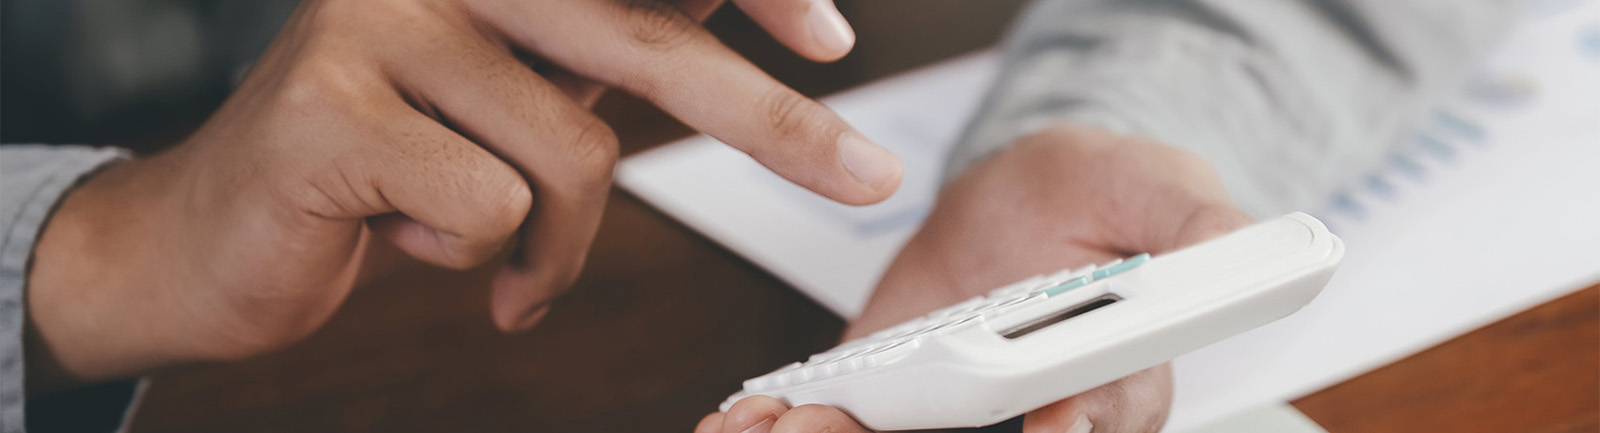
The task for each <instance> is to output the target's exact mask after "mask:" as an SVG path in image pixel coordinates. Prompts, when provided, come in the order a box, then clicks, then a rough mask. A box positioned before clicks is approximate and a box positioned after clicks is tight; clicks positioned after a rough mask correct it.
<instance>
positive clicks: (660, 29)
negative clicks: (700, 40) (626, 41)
mask: <svg viewBox="0 0 1600 433" xmlns="http://www.w3.org/2000/svg"><path fill="white" fill-rule="evenodd" d="M622 10H623V11H624V13H625V14H627V15H628V22H630V23H631V25H630V26H629V29H628V30H629V32H630V34H629V37H630V38H631V39H632V40H633V41H634V42H636V43H638V44H639V45H642V46H645V47H650V48H654V49H660V50H670V49H672V48H677V47H679V46H682V45H684V44H686V43H688V42H689V41H691V40H693V39H694V38H695V36H696V35H697V34H699V32H698V30H699V27H700V24H699V23H697V22H695V20H694V19H693V18H691V17H689V16H688V15H687V14H684V13H683V10H682V9H679V8H678V7H677V6H676V5H674V4H672V3H669V2H665V1H660V0H627V1H624V2H622Z"/></svg>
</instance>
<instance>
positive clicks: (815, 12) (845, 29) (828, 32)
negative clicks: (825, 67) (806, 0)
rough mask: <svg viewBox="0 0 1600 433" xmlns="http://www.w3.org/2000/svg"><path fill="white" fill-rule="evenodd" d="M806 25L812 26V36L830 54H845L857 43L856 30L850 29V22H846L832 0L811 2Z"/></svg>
mask: <svg viewBox="0 0 1600 433" xmlns="http://www.w3.org/2000/svg"><path fill="white" fill-rule="evenodd" d="M806 26H807V27H810V28H811V37H812V38H815V39H816V40H817V45H819V46H821V47H822V49H824V50H827V51H828V53H830V54H835V55H840V56H843V55H844V53H847V52H850V47H851V46H854V45H855V44H856V32H855V31H854V30H850V23H848V22H845V20H844V15H840V14H839V8H837V7H834V6H833V2H832V1H830V0H817V1H815V2H812V3H811V11H810V12H807V13H806Z"/></svg>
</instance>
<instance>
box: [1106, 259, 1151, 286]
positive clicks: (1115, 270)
mask: <svg viewBox="0 0 1600 433" xmlns="http://www.w3.org/2000/svg"><path fill="white" fill-rule="evenodd" d="M1147 261H1150V254H1140V255H1137V256H1133V257H1129V258H1128V260H1125V261H1119V262H1117V263H1115V264H1108V266H1105V267H1102V268H1100V269H1098V270H1096V271H1094V275H1093V277H1094V279H1096V280H1098V279H1101V278H1106V277H1109V276H1112V275H1116V274H1120V273H1123V272H1126V271H1127V270H1129V269H1133V268H1137V267H1139V265H1142V264H1144V262H1147Z"/></svg>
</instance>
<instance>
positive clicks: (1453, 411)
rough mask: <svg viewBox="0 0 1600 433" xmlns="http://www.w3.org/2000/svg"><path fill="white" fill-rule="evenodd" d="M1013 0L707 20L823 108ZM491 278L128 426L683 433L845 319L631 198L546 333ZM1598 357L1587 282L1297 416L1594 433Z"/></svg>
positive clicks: (657, 121)
mask: <svg viewBox="0 0 1600 433" xmlns="http://www.w3.org/2000/svg"><path fill="white" fill-rule="evenodd" d="M912 1H915V2H917V3H916V4H917V5H920V6H919V7H916V8H911V9H906V8H904V7H903V6H904V5H906V4H909V3H910V2H912ZM980 3H981V4H980ZM1016 3H1017V2H1016V1H1006V2H998V1H997V2H987V1H986V2H967V3H966V4H970V5H976V6H977V7H973V6H962V3H960V2H959V1H953V0H880V1H874V2H851V1H841V6H842V8H843V9H844V10H845V11H846V13H847V14H848V15H850V16H851V18H852V21H854V22H856V23H857V26H858V28H859V29H860V31H859V33H860V37H861V43H860V45H859V46H858V50H857V52H856V54H853V55H852V56H851V57H849V58H847V59H846V60H844V61H842V62H840V63H837V64H833V65H811V64H807V63H805V62H803V61H800V60H799V59H797V58H795V57H794V56H792V55H788V54H785V53H783V52H782V51H781V50H780V49H778V48H777V47H776V46H775V45H774V44H773V43H772V42H771V40H770V39H767V38H765V37H764V36H760V35H759V33H758V32H757V31H756V29H755V28H754V27H753V26H752V25H750V24H749V22H748V21H747V20H745V19H744V18H743V17H742V16H740V15H739V14H737V13H734V12H730V11H724V12H719V14H718V15H717V17H716V18H714V19H713V21H712V24H711V26H712V27H713V28H714V29H716V30H717V32H718V33H719V34H720V35H722V36H723V37H724V39H726V40H728V41H729V42H730V45H733V46H734V47H735V48H736V49H738V50H740V51H741V52H744V53H746V54H747V55H750V56H751V57H752V59H753V60H754V61H756V62H757V64H760V65H762V66H763V67H765V68H767V69H768V70H769V71H771V72H772V73H774V75H776V76H778V77H779V78H780V79H783V80H785V81H786V82H789V83H792V84H793V85H795V86H796V87H797V88H799V89H801V90H802V91H804V92H807V93H808V94H813V95H815V94H824V93H828V92H832V91H836V90H839V89H842V88H845V87H848V86H851V85H855V84H859V83H861V82H864V81H867V80H870V79H872V78H876V77H879V76H882V75H884V74H888V73H892V72H895V71H900V70H904V69H907V68H909V67H911V66H914V65H919V64H924V63H928V62H930V61H933V60H936V59H939V58H944V57H949V56H951V55H954V54H957V53H960V52H963V51H967V50H970V49H972V48H976V47H981V46H985V45H988V44H990V43H992V42H993V41H994V38H995V36H994V35H995V34H997V30H998V29H999V28H1000V26H1001V25H1002V24H1003V22H1004V20H1005V18H1004V17H1005V16H1008V15H1009V14H1010V11H1011V10H1013V9H1014V7H1015V5H1016ZM997 4H1004V5H1005V7H996V5H997ZM930 5H933V6H930ZM906 11H909V12H906ZM974 17H978V18H981V19H974ZM956 24H959V25H956ZM952 28H955V29H960V30H959V31H951V29H952ZM598 111H600V112H601V113H602V114H604V115H605V117H606V118H607V119H609V120H611V121H612V122H613V123H614V125H615V126H616V128H617V130H618V134H619V136H620V137H622V139H623V141H624V146H625V151H626V152H634V151H638V150H640V149H643V148H646V147H649V146H652V145H655V144H658V143H661V142H664V141H666V140H668V139H671V138H675V137H680V136H683V135H685V134H687V133H688V130H686V129H684V128H683V127H682V126H681V125H679V124H677V123H676V122H674V121H673V120H671V119H670V118H668V117H666V116H664V115H662V114H661V113H659V112H657V111H655V110H653V109H651V108H650V107H648V106H646V105H644V104H642V103H640V102H638V101H636V100H632V99H629V98H624V97H608V99H607V100H606V101H605V102H604V103H603V104H602V106H601V107H600V108H599V109H598ZM488 275H489V274H488V272H486V271H485V270H477V271H471V272H462V273H456V272H447V271H441V270H432V269H415V270H411V271H406V272H403V273H401V274H398V275H394V276H392V277H390V278H387V279H385V280H382V281H379V282H376V283H374V284H372V285H370V286H368V287H364V288H361V289H359V290H358V291H357V292H356V293H355V294H354V295H353V296H352V297H351V299H350V301H349V303H348V304H347V305H346V306H345V308H344V309H343V310H342V311H341V312H340V313H339V314H338V315H337V316H336V317H335V318H334V319H333V320H332V322H331V323H329V324H328V325H327V327H326V328H324V329H323V330H322V331H321V332H319V333H317V334H316V335H314V336H312V337H311V338H310V339H308V340H306V341H305V342H303V343H302V344H299V345H296V346H294V347H292V348H290V349H288V350H284V351H282V352H279V353H275V354H271V355H268V356H263V357H261V358H259V359H255V360H251V361H249V362H243V363H238V364H232V365H219V366H210V367H202V368H196V369H192V370H187V371H183V372H178V373H172V374H165V375H161V376H158V377H156V378H155V382H154V385H153V386H152V387H151V389H150V391H149V394H148V395H147V397H146V400H145V402H144V405H143V407H142V408H141V409H140V411H139V413H138V415H137V417H136V418H135V422H134V425H133V427H134V430H135V431H141V432H158V431H159V432H169V431H230V432H252V431H352V432H360V431H372V432H380V431H381V432H405V431H419V432H421V431H430V432H431V431H472V432H500V431H538V432H643V431H652V432H654V431H662V432H671V431H679V432H687V431H690V430H691V429H692V428H693V426H694V423H695V421H696V420H697V419H698V418H699V417H700V416H701V415H703V414H704V413H706V411H708V410H711V409H713V408H714V407H715V406H716V404H717V403H718V402H720V401H721V400H722V398H723V397H725V396H726V395H727V394H728V392H729V391H732V390H734V389H735V388H736V387H737V386H738V384H739V382H740V381H741V380H743V379H744V378H746V377H749V376H752V375H755V374H759V373H763V372H766V371H768V370H770V369H771V368H774V367H775V366H778V365H781V364H783V363H787V362H789V361H792V360H794V359H799V358H801V357H803V356H805V355H808V354H810V353H813V352H815V351H818V350H820V349H824V348H827V347H829V346H831V344H832V343H833V341H834V338H835V336H836V335H837V334H838V333H839V332H840V330H841V329H842V328H843V326H844V324H843V323H841V322H840V321H839V320H838V319H837V318H835V317H833V316H832V315H830V314H829V313H828V312H827V311H825V310H823V309H822V308H821V307H819V306H817V305H816V304H814V303H812V302H810V301H808V300H807V299H805V298H803V297H802V296H801V295H799V294H798V293H797V292H795V291H794V290H792V289H790V288H789V287H787V286H785V285H784V284H782V283H780V282H779V281H777V280H776V279H775V278H773V277H772V276H771V275H768V274H767V273H765V272H763V271H761V270H759V269H757V268H755V267H754V266H753V265H751V264H750V263H748V262H746V261H744V260H743V259H741V258H739V257H737V256H736V255H734V254H732V253H730V252H728V251H726V250H724V249H722V248H720V247H718V246H717V245H715V244H713V243H712V242H710V241H709V240H707V239H705V238H703V237H701V236H699V235H698V234H696V233H694V232H693V231H691V230H690V229H688V228H686V227H684V226H682V225H680V224H678V223H676V222H674V221H672V220H671V219H669V218H667V217H666V216H664V215H662V214H660V213H659V212H657V211H655V210H653V209H651V208H650V207H648V206H646V205H645V204H643V203H642V202H640V201H639V200H637V199H635V198H633V197H631V196H628V195H626V194H624V193H620V192H613V194H612V197H611V202H610V204H609V205H608V211H607V214H606V217H605V221H604V223H603V225H602V227H601V233H600V235H599V238H598V240H597V242H596V245H595V249H594V252H593V253H592V256H591V257H590V260H589V266H588V269H587V272H586V274H585V275H584V277H583V278H582V279H581V281H580V282H579V283H578V285H577V287H576V288H575V290H573V292H572V294H570V295H568V296H567V297H565V298H563V299H561V300H560V301H559V302H558V303H557V304H556V307H555V309H554V312H553V313H552V314H551V316H550V317H549V318H548V319H547V320H546V322H545V323H544V324H542V325H541V326H540V327H538V328H537V329H535V330H534V331H531V332H528V333H525V334H520V335H501V334H500V333H498V332H496V331H495V330H494V329H493V327H492V325H491V324H490V322H489V319H488V311H487V310H488V309H487V303H488V301H487V281H488V280H487V277H488ZM1597 351H1600V287H1591V288H1589V289H1586V290H1583V291H1581V292H1578V293H1576V294H1573V295H1571V296H1567V297H1565V298H1562V299H1560V300H1558V301H1555V302H1552V303H1550V304H1547V305H1544V306H1542V307H1539V308H1536V309H1534V310H1531V311H1528V312H1525V313H1523V314H1521V315H1518V316H1516V317H1513V318H1511V319H1508V320H1506V321H1503V322H1500V323H1498V324H1496V325H1494V326H1490V327H1488V328H1484V329H1481V330H1478V331H1475V332H1473V333H1471V334H1468V335H1466V336H1463V337H1461V338H1457V339H1455V340H1454V341H1451V342H1449V343H1447V344H1445V345H1442V346H1439V347H1436V348H1433V349H1431V350H1429V351H1426V352H1423V353H1421V354H1418V355H1416V356H1413V357H1411V358H1408V359H1406V360H1404V361H1401V362H1399V363H1396V364H1393V365H1390V366H1388V367H1386V368H1383V369H1380V370H1378V371H1375V372H1372V373H1369V374H1367V375H1364V376H1361V377H1359V378H1356V379H1354V380H1351V381H1349V382H1347V383H1344V384H1341V385H1338V386H1335V387H1332V388H1329V389H1327V390H1324V391H1322V392H1319V393H1316V394H1314V395H1311V396H1308V397H1306V398H1303V399H1300V400H1298V401H1295V402H1294V404H1295V405H1296V406H1297V407H1299V408H1300V409H1301V410H1303V411H1304V412H1306V413H1307V414H1309V415H1310V416H1311V417H1312V418H1313V419H1315V420H1317V421H1318V422H1320V423H1322V424H1324V425H1325V426H1327V427H1328V429H1329V430H1330V431H1332V432H1334V433H1343V432H1387V431H1394V432H1417V431H1452V432H1478V431H1482V432H1508V431H1517V432H1535V433H1543V432H1549V433H1555V432H1594V431H1597V430H1600V401H1597V399H1600V389H1597V388H1600V385H1597V384H1600V377H1597V374H1600V353H1597Z"/></svg>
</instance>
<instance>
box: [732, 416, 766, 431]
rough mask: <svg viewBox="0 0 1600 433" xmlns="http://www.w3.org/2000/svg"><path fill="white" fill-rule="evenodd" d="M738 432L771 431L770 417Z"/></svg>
mask: <svg viewBox="0 0 1600 433" xmlns="http://www.w3.org/2000/svg"><path fill="white" fill-rule="evenodd" d="M740 433H772V418H767V419H764V420H761V423H760V424H756V425H755V426H754V427H750V428H747V429H744V431H743V432H740Z"/></svg>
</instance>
